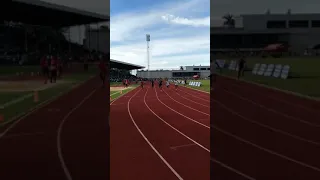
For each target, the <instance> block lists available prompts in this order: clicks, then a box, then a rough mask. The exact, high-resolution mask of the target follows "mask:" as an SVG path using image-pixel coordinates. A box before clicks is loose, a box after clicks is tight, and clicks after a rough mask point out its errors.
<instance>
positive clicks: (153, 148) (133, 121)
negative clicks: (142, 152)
mask: <svg viewBox="0 0 320 180" xmlns="http://www.w3.org/2000/svg"><path fill="white" fill-rule="evenodd" d="M140 91H141V90H139V91H137V92H136V93H135V94H134V95H133V96H132V97H131V98H130V99H129V101H128V106H127V107H128V113H129V116H130V118H131V121H132V123H133V124H134V126H135V127H136V129H137V130H138V132H139V133H140V135H141V136H142V137H143V139H144V140H145V141H146V142H147V143H148V145H149V146H150V147H151V149H152V150H153V151H154V152H155V153H156V154H157V155H158V157H159V158H160V159H161V160H162V161H163V163H165V165H166V166H167V167H168V168H169V169H170V170H171V172H172V173H173V174H174V175H175V176H176V177H177V178H178V179H179V180H183V178H182V177H181V176H180V175H179V174H178V173H177V172H176V170H175V169H173V167H172V166H171V165H170V164H169V163H168V162H167V161H166V160H165V158H164V157H163V156H162V155H161V154H160V153H159V151H158V150H157V149H156V148H155V147H154V146H153V145H152V144H151V142H150V141H149V139H148V138H147V137H146V136H145V135H144V134H143V132H142V131H141V130H140V128H139V126H138V125H137V124H136V122H135V120H134V119H133V117H132V115H131V111H130V102H131V99H132V98H133V97H134V96H135V95H136V94H137V93H138V92H140ZM147 92H148V90H147ZM146 94H147V93H146Z"/></svg>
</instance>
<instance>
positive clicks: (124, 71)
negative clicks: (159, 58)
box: [110, 59, 144, 82]
mask: <svg viewBox="0 0 320 180" xmlns="http://www.w3.org/2000/svg"><path fill="white" fill-rule="evenodd" d="M143 68H144V67H143V66H139V65H134V64H130V63H126V62H121V61H117V60H114V59H110V82H122V80H123V79H128V80H130V81H134V80H135V79H136V78H137V76H135V75H132V74H131V72H130V71H132V70H137V69H143Z"/></svg>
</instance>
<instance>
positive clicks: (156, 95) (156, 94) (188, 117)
mask: <svg viewBox="0 0 320 180" xmlns="http://www.w3.org/2000/svg"><path fill="white" fill-rule="evenodd" d="M154 91H155V92H156V97H157V99H158V101H159V102H160V103H161V104H163V105H164V106H166V107H167V108H168V109H170V110H171V111H173V112H175V113H177V114H179V115H180V116H183V117H185V118H187V119H188V120H190V121H192V122H195V123H196V124H199V125H201V126H203V127H205V128H208V129H210V126H207V125H205V124H202V123H200V122H198V121H196V120H194V119H192V118H190V117H188V116H185V115H183V114H181V113H179V112H177V111H176V110H174V109H172V108H171V107H169V106H167V105H166V104H165V103H163V102H162V101H161V100H160V99H159V97H158V93H157V90H156V89H154Z"/></svg>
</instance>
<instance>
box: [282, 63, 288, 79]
mask: <svg viewBox="0 0 320 180" xmlns="http://www.w3.org/2000/svg"><path fill="white" fill-rule="evenodd" d="M289 70H290V66H289V65H284V66H283V68H282V71H281V78H282V79H287V78H288V76H289Z"/></svg>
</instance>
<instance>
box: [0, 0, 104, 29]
mask: <svg viewBox="0 0 320 180" xmlns="http://www.w3.org/2000/svg"><path fill="white" fill-rule="evenodd" d="M0 5H1V7H2V8H3V9H6V10H8V12H6V13H2V15H1V17H0V20H1V22H3V21H14V22H22V23H25V24H29V25H38V26H49V27H55V28H62V27H70V26H77V25H83V24H91V23H98V22H106V21H109V20H110V16H107V15H101V14H97V13H93V12H88V11H84V10H79V9H75V8H71V7H67V6H63V5H57V4H53V3H48V2H44V1H40V0H10V1H1V4H0Z"/></svg>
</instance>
